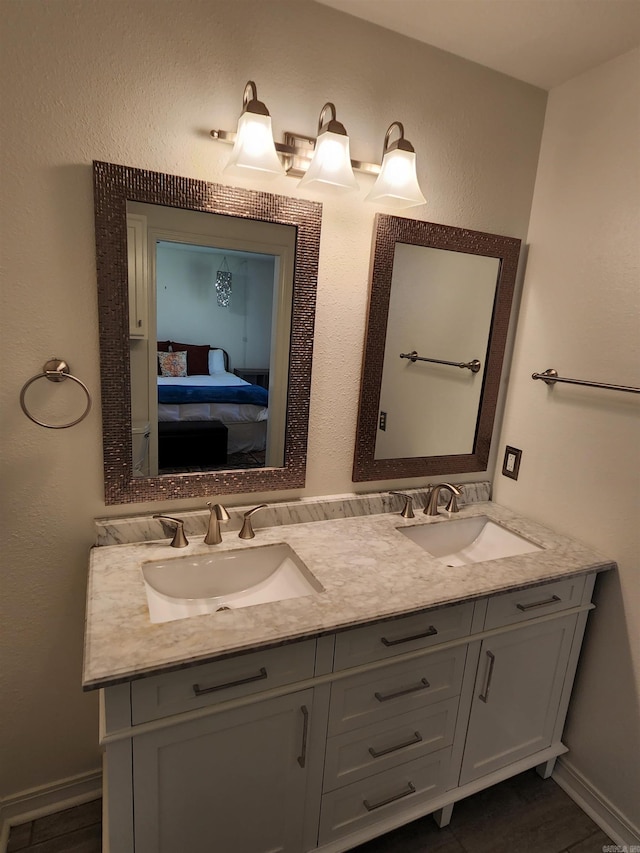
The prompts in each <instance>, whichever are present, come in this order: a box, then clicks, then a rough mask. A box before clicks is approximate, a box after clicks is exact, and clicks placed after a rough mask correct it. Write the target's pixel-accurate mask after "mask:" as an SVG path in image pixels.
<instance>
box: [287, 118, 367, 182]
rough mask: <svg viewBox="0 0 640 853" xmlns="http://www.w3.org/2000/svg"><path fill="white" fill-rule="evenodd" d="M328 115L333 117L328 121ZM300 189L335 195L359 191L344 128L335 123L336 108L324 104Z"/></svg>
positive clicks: (337, 122)
mask: <svg viewBox="0 0 640 853" xmlns="http://www.w3.org/2000/svg"><path fill="white" fill-rule="evenodd" d="M327 111H330V113H331V118H330V119H329V120H328V121H326V120H325V115H326V113H327ZM299 186H300V187H301V188H305V189H312V188H313V189H316V188H317V189H323V190H330V191H332V192H345V191H346V190H357V189H358V183H357V181H356V179H355V176H354V174H353V168H352V166H351V154H350V152H349V137H348V136H347V131H346V130H345V129H344V125H343V124H341V123H340V122H339V121H338V120H337V119H336V108H335V105H334V104H332V103H327V104H325V105H324V107H323V108H322V110H321V111H320V118H319V119H318V138H317V139H316V144H315V148H314V151H313V159H312V160H311V163H310V165H309V168H308V169H307V171H306V172H305V175H304V177H303V178H302V180H301V181H300V184H299Z"/></svg>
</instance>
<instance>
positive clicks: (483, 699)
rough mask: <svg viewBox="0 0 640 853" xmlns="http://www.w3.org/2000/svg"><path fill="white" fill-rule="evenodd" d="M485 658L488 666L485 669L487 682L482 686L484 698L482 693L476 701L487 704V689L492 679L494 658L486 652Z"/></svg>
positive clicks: (490, 653) (491, 653)
mask: <svg viewBox="0 0 640 853" xmlns="http://www.w3.org/2000/svg"><path fill="white" fill-rule="evenodd" d="M487 657H488V658H489V665H488V667H487V680H486V682H485V686H484V696H483V695H482V693H480V694H479V695H478V699H479V700H480V701H481V702H487V701H488V699H489V688H490V687H491V679H492V678H493V667H494V664H495V662H496V656H495V655H494V654H493V652H487Z"/></svg>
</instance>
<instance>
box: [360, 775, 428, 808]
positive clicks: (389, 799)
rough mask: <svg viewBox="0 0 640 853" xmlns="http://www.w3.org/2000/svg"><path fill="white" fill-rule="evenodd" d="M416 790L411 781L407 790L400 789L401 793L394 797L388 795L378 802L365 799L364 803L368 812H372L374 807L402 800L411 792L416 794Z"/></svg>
mask: <svg viewBox="0 0 640 853" xmlns="http://www.w3.org/2000/svg"><path fill="white" fill-rule="evenodd" d="M415 792H416V789H415V786H414V785H412V784H411V782H407V790H406V791H400V793H399V794H394V795H393V796H392V797H387V799H386V800H380V801H379V802H378V803H370V802H369V800H363V801H362V805H363V806H364V807H365V809H366V810H367V811H368V812H372V811H374V809H379V808H382V806H388V805H389V803H395V801H396V800H401V799H402V798H403V797H408V796H409V794H415Z"/></svg>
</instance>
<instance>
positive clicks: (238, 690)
mask: <svg viewBox="0 0 640 853" xmlns="http://www.w3.org/2000/svg"><path fill="white" fill-rule="evenodd" d="M315 645H316V644H315V640H307V641H305V642H303V643H292V644H291V645H288V646H281V647H279V648H277V649H265V650H264V651H260V652H252V653H251V654H247V655H240V656H239V657H233V658H229V659H227V660H222V661H216V662H214V663H209V664H203V665H202V666H194V667H188V668H187V669H182V670H178V671H177V672H169V673H165V674H162V675H155V676H152V677H151V678H145V679H142V680H140V681H134V682H133V683H132V685H131V717H132V723H133V725H136V724H138V723H144V722H147V721H148V720H157V719H159V718H160V717H165V716H169V715H171V714H179V713H181V712H183V711H190V710H192V709H193V708H202V707H204V706H206V705H214V704H216V703H218V702H225V701H227V700H228V699H237V698H238V697H240V696H247V695H249V694H251V693H259V692H261V691H263V690H268V689H269V688H270V687H279V686H280V685H282V684H291V683H293V682H296V681H300V680H301V679H304V678H311V677H312V676H313V673H314V663H315Z"/></svg>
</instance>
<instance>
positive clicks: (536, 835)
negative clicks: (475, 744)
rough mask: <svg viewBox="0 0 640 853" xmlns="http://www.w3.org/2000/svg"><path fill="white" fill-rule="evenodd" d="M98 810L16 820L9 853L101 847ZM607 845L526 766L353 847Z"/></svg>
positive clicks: (540, 852) (582, 848)
mask: <svg viewBox="0 0 640 853" xmlns="http://www.w3.org/2000/svg"><path fill="white" fill-rule="evenodd" d="M101 808H102V801H101V800H94V801H93V802H91V803H86V804H84V805H82V806H76V808H73V809H67V810H66V811H62V812H58V813H57V814H54V815H49V816H48V817H41V818H38V819H37V820H33V821H31V822H30V823H24V824H21V825H20V826H15V827H13V828H12V829H11V834H10V835H9V846H8V847H7V853H17V851H20V853H100V851H101V843H100V836H101ZM608 844H612V842H611V840H610V839H609V838H608V837H607V836H606V835H605V834H604V833H603V832H602V831H601V830H600V829H599V828H598V827H597V826H596V824H595V823H594V822H593V821H592V820H591V819H590V818H588V817H587V815H586V814H585V813H584V812H583V811H581V809H580V808H578V806H577V805H576V804H575V803H574V802H573V801H572V800H571V799H570V798H569V797H568V796H567V795H566V794H565V793H564V791H563V790H562V789H561V788H559V787H558V785H556V783H555V782H554V781H553V780H552V779H548V780H546V781H543V780H542V779H541V778H540V777H539V776H538V775H537V774H536V773H535V771H534V770H530V771H527V772H526V773H523V774H521V775H520V776H515V777H514V778H513V779H509V780H507V781H506V782H502V783H501V784H499V785H495V786H494V787H493V788H490V789H488V790H487V791H482V792H481V793H479V794H475V795H474V796H473V797H468V798H467V799H466V800H461V801H460V802H459V803H457V804H456V805H455V806H454V809H453V818H452V820H451V823H450V824H449V826H447V827H445V828H444V829H438V827H437V826H436V824H435V822H434V821H433V818H431V817H430V816H429V817H425V818H422V819H421V820H416V821H414V822H413V823H410V824H407V826H403V827H401V828H400V829H398V830H396V831H395V832H390V833H389V834H388V835H384V836H382V837H380V838H377V839H375V840H374V841H370V842H368V843H367V844H362V845H360V846H359V847H357V848H355V849H354V851H353V853H601V851H602V848H603V846H604V845H608ZM113 853H117V851H113ZM181 853H189V851H188V850H185V851H181ZM216 853H236V851H233V850H220V851H216Z"/></svg>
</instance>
